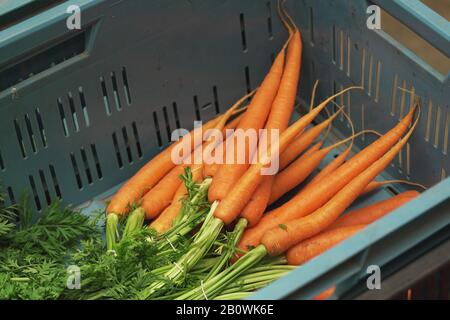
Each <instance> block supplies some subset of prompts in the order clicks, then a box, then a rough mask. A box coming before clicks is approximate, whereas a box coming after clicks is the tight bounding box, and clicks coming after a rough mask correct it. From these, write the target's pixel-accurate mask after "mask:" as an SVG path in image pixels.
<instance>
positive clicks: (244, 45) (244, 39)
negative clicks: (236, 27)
mask: <svg viewBox="0 0 450 320" xmlns="http://www.w3.org/2000/svg"><path fill="white" fill-rule="evenodd" d="M239 23H240V26H241V42H242V51H243V52H247V36H246V32H245V18H244V14H243V13H241V14H240V15H239Z"/></svg>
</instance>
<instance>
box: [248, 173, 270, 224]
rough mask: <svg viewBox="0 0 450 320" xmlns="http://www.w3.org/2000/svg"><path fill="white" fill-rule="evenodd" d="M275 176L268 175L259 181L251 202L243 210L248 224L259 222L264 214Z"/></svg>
mask: <svg viewBox="0 0 450 320" xmlns="http://www.w3.org/2000/svg"><path fill="white" fill-rule="evenodd" d="M274 179H275V176H273V175H272V176H266V177H264V179H263V180H262V181H261V182H260V183H259V185H258V187H257V188H256V190H255V192H254V194H253V195H252V196H251V198H250V200H249V202H248V203H247V204H246V206H245V207H244V209H243V210H242V213H241V217H242V218H245V219H246V220H247V221H248V226H250V227H251V226H254V225H256V224H257V223H258V221H259V219H260V218H261V216H262V214H263V213H264V211H265V210H266V207H267V204H268V203H269V197H270V195H271V193H272V190H273V180H274Z"/></svg>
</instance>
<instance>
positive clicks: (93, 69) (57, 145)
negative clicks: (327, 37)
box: [0, 0, 286, 211]
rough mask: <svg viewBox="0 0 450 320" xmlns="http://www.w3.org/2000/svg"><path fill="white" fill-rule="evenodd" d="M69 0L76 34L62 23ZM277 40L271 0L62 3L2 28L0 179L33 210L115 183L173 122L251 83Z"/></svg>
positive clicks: (220, 103)
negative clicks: (77, 14) (77, 19)
mask: <svg viewBox="0 0 450 320" xmlns="http://www.w3.org/2000/svg"><path fill="white" fill-rule="evenodd" d="M71 4H77V5H79V6H80V7H81V19H82V24H83V30H82V31H81V32H77V31H76V30H75V31H70V30H68V29H67V27H66V19H67V17H68V16H69V15H68V14H67V13H66V8H67V6H68V5H71ZM130 17H132V19H131V18H130ZM285 39H286V34H285V31H284V29H283V28H282V25H281V23H280V22H279V20H278V18H277V16H276V11H275V7H274V2H273V1H272V2H254V1H249V2H245V3H238V2H236V1H226V2H222V1H199V0H197V1H190V2H189V1H144V0H137V1H136V0H134V1H119V2H115V3H112V2H110V1H99V0H90V1H89V0H83V1H67V2H65V3H64V4H62V5H59V6H57V7H55V8H51V9H50V10H48V11H45V12H43V13H41V14H39V15H37V16H35V17H33V18H31V19H29V20H26V21H24V22H22V23H20V24H17V25H14V26H11V27H10V28H8V29H6V30H4V31H3V32H1V33H0V46H1V49H0V66H1V67H0V70H1V71H0V76H1V84H0V87H2V88H3V89H4V90H3V91H2V92H1V93H0V113H1V115H2V117H1V118H0V119H1V120H0V180H1V181H2V183H3V185H4V186H5V188H6V190H7V193H8V195H9V198H10V200H11V202H14V201H17V198H18V197H19V195H20V193H21V192H22V191H23V190H28V191H30V193H31V194H32V195H33V198H34V201H33V205H34V208H35V210H36V211H40V210H41V209H42V208H43V207H44V206H45V205H46V204H47V203H50V201H51V200H53V199H55V198H62V199H63V201H64V202H65V203H72V204H76V205H78V204H80V203H83V202H85V201H88V200H90V199H92V198H93V197H95V196H97V195H99V194H101V193H103V192H105V191H106V190H108V189H110V188H112V187H114V186H116V185H117V184H119V183H121V182H123V181H124V180H126V179H127V178H128V177H130V176H131V175H132V174H133V173H134V172H136V171H137V170H138V169H139V168H140V167H141V166H142V165H143V164H144V163H145V162H146V161H148V160H149V159H150V158H151V157H152V156H153V155H155V154H156V153H157V152H159V151H160V150H161V149H162V148H164V147H165V146H167V144H168V143H169V140H170V134H171V131H172V130H174V129H176V128H179V127H183V128H188V129H190V128H191V127H192V126H193V120H203V121H206V120H208V119H210V118H212V117H214V116H215V115H216V114H217V113H219V112H223V111H224V110H225V109H226V108H228V107H229V106H230V105H231V104H232V102H233V101H235V100H236V99H237V98H239V97H240V96H241V95H243V94H244V93H245V92H246V91H249V90H251V89H252V88H254V87H255V86H256V85H257V84H258V83H259V82H260V81H261V80H262V77H263V75H264V74H265V72H266V71H267V70H268V68H269V66H270V64H271V58H272V57H273V54H275V53H276V52H277V51H278V49H279V48H280V47H281V45H282V43H283V41H284V40H285ZM61 43H62V45H60V44H61ZM70 50H72V51H70ZM37 65H38V66H39V65H42V66H44V68H43V70H42V68H41V69H36V72H37V71H39V70H42V71H41V72H39V73H37V74H34V75H31V76H30V75H29V73H31V72H30V69H32V68H37V67H38V66H37ZM20 72H24V75H25V77H23V78H22V79H18V76H17V74H18V73H19V74H20Z"/></svg>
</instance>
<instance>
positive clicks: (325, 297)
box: [313, 286, 336, 300]
mask: <svg viewBox="0 0 450 320" xmlns="http://www.w3.org/2000/svg"><path fill="white" fill-rule="evenodd" d="M335 291H336V286H332V287H330V288H328V289H327V290H325V291H323V292H321V293H319V294H318V295H317V296H315V297H314V298H313V300H328V299H329V298H330V297H331V296H332V295H333V294H334V292H335Z"/></svg>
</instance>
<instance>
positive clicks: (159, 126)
mask: <svg viewBox="0 0 450 320" xmlns="http://www.w3.org/2000/svg"><path fill="white" fill-rule="evenodd" d="M193 100H194V110H195V118H196V120H201V114H200V110H201V109H203V107H204V106H203V107H200V105H199V102H198V97H197V96H194V98H193ZM210 105H211V103H208V104H206V105H205V106H210ZM152 118H153V125H154V128H155V136H156V141H157V143H158V147H159V148H163V147H164V146H165V145H166V144H169V143H170V142H171V139H172V131H173V130H175V129H180V128H181V122H180V118H179V114H178V105H177V103H176V102H173V103H172V110H170V108H168V107H166V106H164V107H162V108H161V109H160V110H155V111H153V114H152ZM170 119H174V120H175V123H174V126H173V125H172V126H171V123H172V122H171V120H170ZM133 126H134V128H135V127H136V125H135V124H134V125H133ZM136 136H137V128H136Z"/></svg>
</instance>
